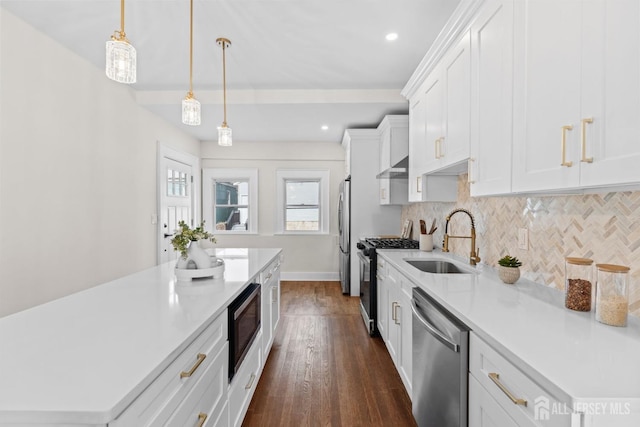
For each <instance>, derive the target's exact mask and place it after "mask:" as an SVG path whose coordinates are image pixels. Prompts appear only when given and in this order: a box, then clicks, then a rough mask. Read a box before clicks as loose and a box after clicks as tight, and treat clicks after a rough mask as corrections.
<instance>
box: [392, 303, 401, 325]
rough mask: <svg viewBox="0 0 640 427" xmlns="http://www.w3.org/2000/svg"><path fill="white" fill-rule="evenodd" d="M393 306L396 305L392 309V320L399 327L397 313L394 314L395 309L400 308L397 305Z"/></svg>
mask: <svg viewBox="0 0 640 427" xmlns="http://www.w3.org/2000/svg"><path fill="white" fill-rule="evenodd" d="M395 304H396V306H395V307H394V308H393V314H394V316H393V320H394V321H395V322H396V325H399V324H400V322H399V321H398V313H396V309H397V308H398V307H400V304H398V303H395Z"/></svg>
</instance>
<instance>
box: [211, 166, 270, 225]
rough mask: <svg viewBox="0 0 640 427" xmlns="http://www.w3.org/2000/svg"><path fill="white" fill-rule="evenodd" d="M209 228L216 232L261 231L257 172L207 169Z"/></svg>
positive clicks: (252, 170)
mask: <svg viewBox="0 0 640 427" xmlns="http://www.w3.org/2000/svg"><path fill="white" fill-rule="evenodd" d="M203 178H204V186H203V191H204V195H203V206H204V209H203V210H204V220H205V224H206V228H207V229H208V230H211V231H212V232H213V233H214V234H216V233H257V232H258V220H257V212H258V171H257V170H256V169H204V170H203Z"/></svg>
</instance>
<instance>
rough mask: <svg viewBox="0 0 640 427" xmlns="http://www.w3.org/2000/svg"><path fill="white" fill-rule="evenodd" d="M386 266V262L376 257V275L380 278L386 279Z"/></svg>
mask: <svg viewBox="0 0 640 427" xmlns="http://www.w3.org/2000/svg"><path fill="white" fill-rule="evenodd" d="M387 265H388V264H387V261H385V260H384V259H383V258H381V257H380V256H378V257H377V262H376V273H377V274H378V275H379V276H380V277H382V278H385V277H387V274H388V271H387Z"/></svg>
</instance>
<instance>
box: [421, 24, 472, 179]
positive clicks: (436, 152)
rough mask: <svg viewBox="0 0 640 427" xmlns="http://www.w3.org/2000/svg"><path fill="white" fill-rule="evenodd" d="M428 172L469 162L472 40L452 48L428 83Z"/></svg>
mask: <svg viewBox="0 0 640 427" xmlns="http://www.w3.org/2000/svg"><path fill="white" fill-rule="evenodd" d="M423 90H424V96H423V100H424V114H425V143H426V163H425V169H426V172H427V173H429V172H434V171H438V170H441V169H444V168H447V167H449V166H452V165H454V164H457V163H459V162H461V161H465V160H467V159H468V158H469V125H470V108H471V105H470V104H471V53H470V37H469V34H468V33H466V34H465V35H464V37H463V38H462V40H460V42H459V43H458V44H457V45H455V46H454V47H453V48H451V49H450V50H449V51H448V52H447V53H446V55H445V56H444V57H443V58H442V60H441V61H440V62H439V64H438V65H437V66H436V67H435V68H434V69H433V71H432V72H431V73H430V74H429V76H428V77H427V79H426V81H425V85H424V86H423Z"/></svg>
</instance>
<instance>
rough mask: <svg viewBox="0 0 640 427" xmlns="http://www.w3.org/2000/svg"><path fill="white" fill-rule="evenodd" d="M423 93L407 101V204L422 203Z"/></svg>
mask: <svg viewBox="0 0 640 427" xmlns="http://www.w3.org/2000/svg"><path fill="white" fill-rule="evenodd" d="M422 95H423V92H422V91H421V90H419V91H418V92H416V94H415V95H414V96H413V98H411V100H409V182H408V184H409V189H408V190H409V195H408V198H409V202H421V201H422V174H423V173H425V172H426V168H425V165H426V159H427V146H426V144H425V122H424V119H423V117H424V101H423V96H422Z"/></svg>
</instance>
